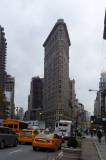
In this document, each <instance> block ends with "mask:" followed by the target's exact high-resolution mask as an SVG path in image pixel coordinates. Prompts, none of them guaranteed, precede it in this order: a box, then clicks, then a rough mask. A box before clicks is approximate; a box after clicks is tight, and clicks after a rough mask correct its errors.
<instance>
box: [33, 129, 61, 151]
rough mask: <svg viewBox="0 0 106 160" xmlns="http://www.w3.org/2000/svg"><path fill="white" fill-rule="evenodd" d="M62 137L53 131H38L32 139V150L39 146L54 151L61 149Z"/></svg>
mask: <svg viewBox="0 0 106 160" xmlns="http://www.w3.org/2000/svg"><path fill="white" fill-rule="evenodd" d="M61 144H62V139H61V138H60V136H58V135H57V134H55V133H47V132H42V133H39V134H38V135H37V136H36V137H35V138H34V140H33V141H32V147H33V150H35V149H37V150H38V149H39V148H49V149H52V150H54V151H56V150H58V149H61Z"/></svg>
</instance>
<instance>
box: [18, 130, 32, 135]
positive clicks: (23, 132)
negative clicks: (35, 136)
mask: <svg viewBox="0 0 106 160" xmlns="http://www.w3.org/2000/svg"><path fill="white" fill-rule="evenodd" d="M20 134H32V131H21V132H20Z"/></svg>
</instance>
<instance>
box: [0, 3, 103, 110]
mask: <svg viewBox="0 0 106 160" xmlns="http://www.w3.org/2000/svg"><path fill="white" fill-rule="evenodd" d="M0 4H1V5H0V25H2V26H3V27H4V29H5V33H6V38H7V43H8V46H7V65H6V70H7V72H8V74H11V75H12V76H14V77H15V79H16V87H15V104H16V106H19V107H23V108H24V109H25V110H26V109H27V103H28V94H29V92H30V82H31V78H32V77H34V76H38V75H39V76H40V77H43V75H44V49H43V46H42V45H43V43H44V41H45V39H46V38H47V36H48V34H49V33H50V31H51V29H52V28H53V26H54V24H55V23H56V21H57V19H59V18H63V19H64V21H65V22H66V24H67V28H68V32H69V36H70V40H71V43H72V45H71V47H70V65H69V67H70V71H69V74H70V78H71V79H75V83H76V94H77V98H78V99H79V101H80V102H81V103H83V104H84V105H85V109H87V110H89V111H91V112H93V103H94V99H95V96H96V93H95V92H92V93H91V92H88V90H89V89H90V88H91V89H98V88H99V79H100V72H101V70H102V69H103V66H104V67H106V65H105V59H104V57H105V51H106V42H105V41H104V42H103V39H102V35H103V27H104V26H103V25H104V24H103V23H104V13H105V7H106V6H105V0H102V1H101V0H98V1H97V0H67V1H66V0H58V1H57V0H53V1H50V0H39V1H38V0H0Z"/></svg>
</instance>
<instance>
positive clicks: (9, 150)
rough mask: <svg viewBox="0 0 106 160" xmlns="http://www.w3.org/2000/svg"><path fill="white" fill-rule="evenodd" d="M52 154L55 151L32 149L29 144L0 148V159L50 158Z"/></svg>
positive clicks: (32, 159)
mask: <svg viewBox="0 0 106 160" xmlns="http://www.w3.org/2000/svg"><path fill="white" fill-rule="evenodd" d="M59 152H61V150H59V151H58V153H59ZM54 156H55V152H52V151H48V150H39V151H33V148H32V146H31V144H23V145H18V147H6V148H4V149H1V150H0V160H51V158H53V157H54ZM47 157H48V159H47Z"/></svg>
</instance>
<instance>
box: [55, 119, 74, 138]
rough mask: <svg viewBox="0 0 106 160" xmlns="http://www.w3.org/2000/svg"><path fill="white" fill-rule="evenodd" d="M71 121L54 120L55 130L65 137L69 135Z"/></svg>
mask: <svg viewBox="0 0 106 160" xmlns="http://www.w3.org/2000/svg"><path fill="white" fill-rule="evenodd" d="M71 129H72V121H68V120H60V121H56V122H55V132H58V133H59V134H60V133H61V134H63V135H64V137H65V139H68V138H69V137H70V136H71Z"/></svg>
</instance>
